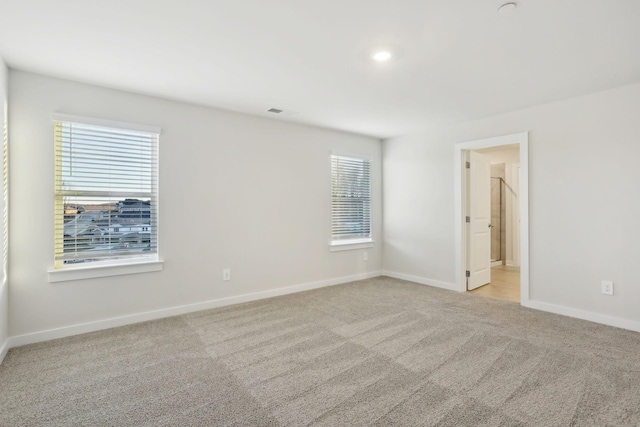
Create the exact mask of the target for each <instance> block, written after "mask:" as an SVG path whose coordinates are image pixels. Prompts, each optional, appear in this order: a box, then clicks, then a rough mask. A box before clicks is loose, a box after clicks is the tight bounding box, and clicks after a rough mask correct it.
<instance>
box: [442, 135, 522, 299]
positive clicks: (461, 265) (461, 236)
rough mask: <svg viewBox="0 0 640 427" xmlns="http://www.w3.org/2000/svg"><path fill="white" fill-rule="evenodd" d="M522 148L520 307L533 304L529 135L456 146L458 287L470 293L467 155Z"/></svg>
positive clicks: (456, 260)
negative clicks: (465, 185)
mask: <svg viewBox="0 0 640 427" xmlns="http://www.w3.org/2000/svg"><path fill="white" fill-rule="evenodd" d="M511 144H518V145H519V146H520V193H519V200H520V303H521V304H522V305H525V303H526V302H527V301H529V133H528V132H522V133H516V134H512V135H504V136H497V137H494V138H486V139H479V140H476V141H468V142H459V143H457V144H455V146H454V152H455V159H456V160H455V164H454V174H455V175H454V194H455V211H454V214H455V276H456V287H457V290H459V291H460V292H466V290H467V285H466V280H465V279H466V277H465V274H464V271H465V270H466V268H465V259H466V254H465V253H464V251H463V248H465V244H466V243H465V238H466V236H465V233H464V232H463V230H464V229H465V206H464V201H463V199H464V193H463V186H462V185H463V182H464V181H463V173H464V171H465V169H464V161H465V159H464V154H465V152H466V151H467V150H475V149H479V148H488V147H497V146H501V145H511Z"/></svg>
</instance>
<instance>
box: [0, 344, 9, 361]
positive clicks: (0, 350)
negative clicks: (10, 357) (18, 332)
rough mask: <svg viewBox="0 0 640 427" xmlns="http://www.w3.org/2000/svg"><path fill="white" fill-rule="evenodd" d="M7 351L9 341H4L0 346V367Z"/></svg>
mask: <svg viewBox="0 0 640 427" xmlns="http://www.w3.org/2000/svg"><path fill="white" fill-rule="evenodd" d="M8 351H9V340H8V339H7V340H5V341H4V342H3V343H2V345H0V365H2V361H3V360H4V357H5V356H6V355H7V352H8Z"/></svg>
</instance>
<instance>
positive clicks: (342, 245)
mask: <svg viewBox="0 0 640 427" xmlns="http://www.w3.org/2000/svg"><path fill="white" fill-rule="evenodd" d="M374 243H375V242H374V241H373V240H371V239H360V240H345V241H344V242H340V241H337V242H331V244H330V245H329V250H330V251H331V252H338V251H352V250H355V249H366V248H372V247H373V244H374Z"/></svg>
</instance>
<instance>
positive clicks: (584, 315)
mask: <svg viewBox="0 0 640 427" xmlns="http://www.w3.org/2000/svg"><path fill="white" fill-rule="evenodd" d="M522 306H523V307H528V308H533V309H535V310H541V311H547V312H549V313H555V314H561V315H563V316H568V317H575V318H576V319H582V320H588V321H590V322H595V323H602V324H603V325H608V326H615V327H616V328H622V329H628V330H630V331H635V332H640V322H636V321H633V320H627V319H621V318H619V317H613V316H607V315H605V314H598V313H592V312H590V311H584V310H578V309H576V308H571V307H565V306H562V305H555V304H549V303H546V302H540V301H531V300H529V301H523V302H522Z"/></svg>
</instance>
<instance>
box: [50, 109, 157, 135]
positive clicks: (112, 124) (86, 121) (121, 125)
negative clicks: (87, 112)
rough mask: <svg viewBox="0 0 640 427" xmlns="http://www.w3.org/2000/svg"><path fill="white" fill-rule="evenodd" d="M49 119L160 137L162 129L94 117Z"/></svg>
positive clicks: (53, 117) (58, 114)
mask: <svg viewBox="0 0 640 427" xmlns="http://www.w3.org/2000/svg"><path fill="white" fill-rule="evenodd" d="M51 119H52V120H54V121H60V122H71V123H80V124H83V125H94V126H102V127H108V128H116V129H126V130H132V131H136V132H148V133H155V134H158V135H160V134H161V133H162V129H161V128H159V127H157V126H149V125H141V124H138V123H128V122H118V121H115V120H107V119H98V118H95V117H85V116H76V115H73V114H64V113H53V114H52V115H51Z"/></svg>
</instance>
